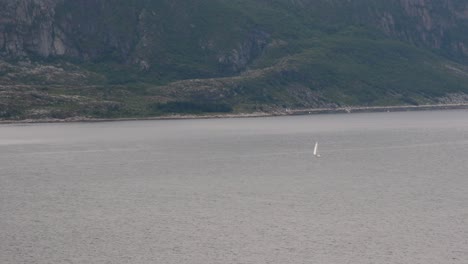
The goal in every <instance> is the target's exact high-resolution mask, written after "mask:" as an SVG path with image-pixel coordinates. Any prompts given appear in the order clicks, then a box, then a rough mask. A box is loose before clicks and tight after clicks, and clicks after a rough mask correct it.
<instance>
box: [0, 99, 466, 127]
mask: <svg viewBox="0 0 468 264" xmlns="http://www.w3.org/2000/svg"><path fill="white" fill-rule="evenodd" d="M457 109H468V103H460V104H438V105H417V106H415V105H400V106H351V107H338V108H304V109H287V110H284V111H276V112H253V113H238V114H204V115H167V116H154V117H135V118H131V117H128V118H89V117H71V118H66V119H53V118H43V119H22V120H0V125H3V124H40V123H81V122H83V123H94V122H119V121H149V120H187V119H215V118H254V117H274V116H296V115H317V114H346V113H379V112H407V111H430V110H457Z"/></svg>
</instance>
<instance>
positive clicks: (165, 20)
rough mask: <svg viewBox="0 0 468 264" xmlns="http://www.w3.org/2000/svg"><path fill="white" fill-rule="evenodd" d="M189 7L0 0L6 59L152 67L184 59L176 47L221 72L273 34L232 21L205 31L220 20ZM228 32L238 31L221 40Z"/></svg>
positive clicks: (0, 52) (114, 0)
mask: <svg viewBox="0 0 468 264" xmlns="http://www.w3.org/2000/svg"><path fill="white" fill-rule="evenodd" d="M213 2H216V1H213ZM190 5H193V4H187V3H185V1H173V2H171V1H157V2H155V3H151V2H147V1H142V0H136V1H130V2H129V1H121V0H83V1H74V0H18V1H11V0H0V17H1V18H0V58H7V59H18V58H19V59H21V58H30V57H39V58H49V57H63V58H74V59H79V60H82V61H117V62H118V63H123V64H131V65H135V66H137V67H138V68H139V69H140V70H143V71H148V70H151V69H152V68H156V69H158V68H161V67H173V64H174V63H178V62H174V60H177V58H176V57H174V56H173V55H174V53H181V54H183V53H187V52H190V54H186V55H187V58H190V59H192V60H201V59H203V60H208V61H207V62H208V63H209V64H212V65H213V68H214V69H216V68H217V69H218V71H219V74H234V73H238V72H240V71H242V70H244V69H245V68H246V66H247V64H248V63H249V62H251V61H252V59H253V58H255V57H257V56H259V55H260V54H261V52H262V50H263V49H264V48H265V47H266V45H267V43H268V38H269V34H268V33H266V32H262V31H261V30H256V29H255V28H254V27H243V26H242V28H237V29H232V28H229V27H230V26H233V27H237V25H229V23H227V24H226V28H224V29H223V28H222V24H219V25H216V26H215V27H213V25H209V27H210V28H214V29H212V30H211V29H209V30H207V29H206V25H203V24H207V23H210V20H214V19H213V17H211V18H210V17H209V16H208V17H202V19H203V20H205V21H201V22H200V25H198V24H196V23H195V22H194V21H196V22H197V21H198V20H200V17H201V16H203V14H197V13H195V14H194V13H192V12H193V10H192V9H190V8H189V6H190ZM195 5H196V6H197V5H198V6H199V5H200V4H198V3H196V4H195ZM200 11H201V12H203V10H200ZM221 11H223V10H221ZM219 15H223V13H220V14H219ZM217 19H219V18H217ZM214 23H218V22H217V21H213V24H214ZM204 26H205V28H204ZM224 30H226V31H231V30H234V31H235V32H234V34H233V35H230V36H229V35H228V36H227V38H226V39H220V36H218V35H220V34H224V33H222V31H224ZM227 39H229V40H227ZM228 41H230V42H228ZM182 60H183V59H182ZM171 65H172V66H171Z"/></svg>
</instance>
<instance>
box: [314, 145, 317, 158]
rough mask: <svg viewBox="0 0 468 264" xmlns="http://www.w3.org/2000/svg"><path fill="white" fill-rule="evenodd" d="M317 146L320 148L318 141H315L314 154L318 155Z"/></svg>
mask: <svg viewBox="0 0 468 264" xmlns="http://www.w3.org/2000/svg"><path fill="white" fill-rule="evenodd" d="M317 148H318V142H315V147H314V156H317Z"/></svg>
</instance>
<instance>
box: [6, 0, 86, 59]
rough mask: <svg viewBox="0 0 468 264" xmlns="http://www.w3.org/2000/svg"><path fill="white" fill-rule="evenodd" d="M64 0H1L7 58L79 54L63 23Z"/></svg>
mask: <svg viewBox="0 0 468 264" xmlns="http://www.w3.org/2000/svg"><path fill="white" fill-rule="evenodd" d="M59 2H60V0H21V1H8V0H6V1H0V54H1V57H6V58H24V57H28V56H40V57H49V56H63V55H77V52H76V49H75V48H74V47H73V45H71V41H69V39H68V37H67V34H66V32H63V30H62V29H61V28H60V27H59V25H58V23H57V20H56V13H55V11H56V10H55V9H56V6H57V4H58V3H59Z"/></svg>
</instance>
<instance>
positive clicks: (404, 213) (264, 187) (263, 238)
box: [0, 111, 468, 264]
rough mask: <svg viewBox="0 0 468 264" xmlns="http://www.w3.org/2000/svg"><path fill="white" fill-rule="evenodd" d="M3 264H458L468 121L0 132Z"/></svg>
mask: <svg viewBox="0 0 468 264" xmlns="http://www.w3.org/2000/svg"><path fill="white" fill-rule="evenodd" d="M315 141H319V143H320V145H319V152H320V154H321V155H322V157H321V158H314V157H313V156H312V150H313V146H314V142H315ZM0 263H6V264H9V263H12V264H16V263H39V264H42V263H83V264H85V263H86V264H89V263H161V264H176V263H177V264H181V263H182V264H183V263H187V264H211V263H245V264H248V263H255V264H263V263H278V264H285V263H286V264H287V263H290V264H297V263H319V264H320V263H330V264H331V263H333V264H335V263H353V264H355V263H359V264H367V263H369V264H370V263H373V264H375V263H392V264H393V263H411V264H417V263H421V264H430V263H434V264H435V263H437V264H440V263H463V264H466V263H468V111H440V112H439V111H434V112H407V113H373V114H343V115H318V116H297V117H277V118H251V119H212V120H185V121H136V122H109V123H75V124H36V125H1V126H0Z"/></svg>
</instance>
